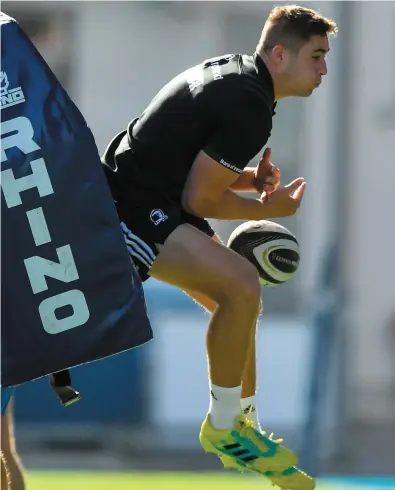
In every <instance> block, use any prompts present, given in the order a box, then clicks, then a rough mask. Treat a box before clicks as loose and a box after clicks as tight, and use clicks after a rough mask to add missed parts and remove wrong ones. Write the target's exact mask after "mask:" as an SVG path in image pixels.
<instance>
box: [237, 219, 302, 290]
mask: <svg viewBox="0 0 395 490" xmlns="http://www.w3.org/2000/svg"><path fill="white" fill-rule="evenodd" d="M228 247H229V248H230V249H232V250H234V251H235V252H237V253H238V254H239V255H241V256H243V257H245V258H246V259H247V260H249V261H250V262H251V263H252V264H254V265H255V267H256V268H257V269H258V272H259V277H260V282H261V284H262V285H263V286H267V287H273V286H278V285H279V284H283V283H284V282H287V281H289V280H290V279H291V277H292V276H293V275H294V274H295V272H296V271H297V269H298V267H299V261H300V255H299V244H298V241H297V240H296V237H295V236H294V235H293V234H292V233H291V232H290V231H289V230H288V229H287V228H285V227H284V226H281V225H279V224H278V223H274V222H273V221H266V220H265V221H247V222H245V223H243V224H242V225H240V226H238V227H237V228H236V229H235V230H234V231H233V233H232V234H231V235H230V237H229V240H228Z"/></svg>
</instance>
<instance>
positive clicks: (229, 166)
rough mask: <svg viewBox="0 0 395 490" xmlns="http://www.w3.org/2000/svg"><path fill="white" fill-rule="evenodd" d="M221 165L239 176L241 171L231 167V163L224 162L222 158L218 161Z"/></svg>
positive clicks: (233, 166)
mask: <svg viewBox="0 0 395 490" xmlns="http://www.w3.org/2000/svg"><path fill="white" fill-rule="evenodd" d="M219 163H220V164H221V165H223V166H224V167H226V168H229V169H230V170H233V171H234V172H237V173H238V174H241V173H242V172H243V171H242V170H240V169H239V168H237V167H236V166H235V165H232V164H231V163H228V162H226V161H225V160H224V159H223V158H221V160H220V161H219Z"/></svg>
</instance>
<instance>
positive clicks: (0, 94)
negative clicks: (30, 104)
mask: <svg viewBox="0 0 395 490" xmlns="http://www.w3.org/2000/svg"><path fill="white" fill-rule="evenodd" d="M9 86H10V82H9V81H8V76H7V73H6V72H5V71H2V72H1V73H0V98H1V109H4V108H5V107H10V106H12V105H16V104H21V103H22V102H25V101H26V99H25V95H24V93H23V90H22V88H21V87H15V88H11V89H8V87H9Z"/></svg>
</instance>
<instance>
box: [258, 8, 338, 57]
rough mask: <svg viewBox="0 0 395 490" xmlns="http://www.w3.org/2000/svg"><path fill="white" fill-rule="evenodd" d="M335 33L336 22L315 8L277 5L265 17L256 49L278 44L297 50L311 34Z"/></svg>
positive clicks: (262, 49) (267, 48)
mask: <svg viewBox="0 0 395 490" xmlns="http://www.w3.org/2000/svg"><path fill="white" fill-rule="evenodd" d="M336 33H337V25H336V22H334V21H333V20H332V19H328V18H327V17H324V16H323V15H321V14H320V13H318V12H317V11H315V10H312V9H309V8H305V7H300V6H299V5H284V6H279V7H275V8H274V9H273V10H272V11H271V12H270V14H269V17H268V18H267V21H266V24H265V27H264V29H263V31H262V35H261V39H260V41H259V44H258V51H260V52H263V51H266V52H267V51H269V50H270V49H273V48H274V46H276V45H278V44H282V45H283V46H285V47H287V48H288V49H291V50H293V51H295V50H296V51H299V49H300V48H301V46H302V45H303V44H305V43H306V42H308V41H309V40H310V38H311V37H312V36H316V35H318V36H325V35H328V34H332V35H336Z"/></svg>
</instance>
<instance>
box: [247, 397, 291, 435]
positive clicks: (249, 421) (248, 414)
mask: <svg viewBox="0 0 395 490" xmlns="http://www.w3.org/2000/svg"><path fill="white" fill-rule="evenodd" d="M251 414H252V405H250V409H249V411H248V413H247V414H246V428H248V427H250V428H252V429H253V430H255V431H257V432H259V431H258V428H257V425H256V423H255V422H254V421H253V420H252V419H251ZM259 433H260V434H261V435H262V436H265V437H267V438H268V439H270V440H271V441H273V442H275V443H276V444H281V443H282V442H283V440H284V439H282V438H277V439H274V432H271V433H270V434H269V435H268V433H267V432H266V431H265V430H262V431H260V432H259Z"/></svg>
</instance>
